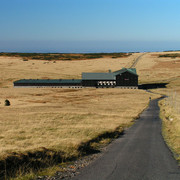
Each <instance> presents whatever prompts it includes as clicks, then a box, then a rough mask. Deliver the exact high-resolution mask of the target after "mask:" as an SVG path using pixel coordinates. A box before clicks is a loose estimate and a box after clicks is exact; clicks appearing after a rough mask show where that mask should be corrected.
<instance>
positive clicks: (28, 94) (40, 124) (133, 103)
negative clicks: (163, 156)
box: [0, 53, 158, 173]
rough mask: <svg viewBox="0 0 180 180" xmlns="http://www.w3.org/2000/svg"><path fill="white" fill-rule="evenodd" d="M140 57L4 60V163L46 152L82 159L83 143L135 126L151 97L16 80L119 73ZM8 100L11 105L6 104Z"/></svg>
mask: <svg viewBox="0 0 180 180" xmlns="http://www.w3.org/2000/svg"><path fill="white" fill-rule="evenodd" d="M139 55H140V53H136V54H133V55H131V56H129V57H126V58H115V59H114V58H100V59H94V60H76V61H56V62H53V61H43V60H28V61H23V59H21V58H18V57H15V58H13V57H0V112H1V113H0V125H1V126H0V132H1V134H0V145H1V146H0V159H1V160H5V159H8V157H10V156H16V157H17V158H20V159H21V157H22V156H24V155H27V156H28V153H29V152H31V153H36V152H39V151H43V150H51V151H53V152H56V153H58V152H63V155H62V156H63V158H66V157H73V156H76V157H77V156H79V155H80V153H81V152H79V151H78V150H79V149H78V147H80V145H82V143H86V142H88V141H90V140H91V139H95V138H97V137H98V136H99V135H102V134H105V133H106V132H109V133H111V132H115V131H117V130H118V131H119V132H121V131H122V130H123V129H124V128H126V127H128V126H129V125H131V124H132V122H133V120H134V119H135V118H137V116H138V115H139V113H140V112H142V110H143V109H144V108H145V107H146V106H147V104H148V99H149V96H150V95H149V93H147V92H145V91H143V90H122V89H90V88H89V89H88V88H87V89H79V90H76V89H56V88H45V89H43V88H42V89H41V88H14V87H13V81H15V80H18V79H40V78H47V79H59V78H81V73H82V72H107V71H108V70H109V69H111V70H112V71H115V70H119V69H121V68H122V67H130V65H131V64H132V63H133V61H134V60H135V58H136V57H138V56H139ZM151 96H152V98H156V97H158V95H151ZM5 99H8V100H9V101H10V103H11V105H10V106H4V101H5ZM51 153H52V152H51ZM53 155H54V154H53ZM53 155H52V156H53ZM31 156H32V155H31ZM38 158H39V156H38ZM40 159H41V158H40ZM41 160H43V159H41ZM38 162H39V161H38ZM3 173H4V172H3Z"/></svg>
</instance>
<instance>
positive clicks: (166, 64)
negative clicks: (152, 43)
mask: <svg viewBox="0 0 180 180" xmlns="http://www.w3.org/2000/svg"><path fill="white" fill-rule="evenodd" d="M176 53H178V52H176ZM179 53H180V52H179ZM160 54H161V55H162V54H166V53H165V52H157V53H148V54H146V55H144V56H143V57H142V58H141V59H140V61H139V62H138V64H137V65H136V68H137V72H138V75H139V80H140V83H151V82H169V81H171V80H174V79H177V78H180V57H177V58H173V59H172V58H168V57H161V58H159V57H158V55H160ZM167 54H173V52H168V53H167Z"/></svg>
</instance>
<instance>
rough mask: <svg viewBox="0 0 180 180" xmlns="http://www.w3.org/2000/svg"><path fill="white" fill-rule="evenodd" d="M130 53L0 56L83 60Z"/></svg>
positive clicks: (114, 56) (49, 59)
mask: <svg viewBox="0 0 180 180" xmlns="http://www.w3.org/2000/svg"><path fill="white" fill-rule="evenodd" d="M130 55H132V53H89V54H62V53H53V54H50V53H0V56H8V57H21V58H23V61H27V60H28V59H36V60H48V61H51V60H84V59H97V58H103V57H112V58H122V57H128V56H130Z"/></svg>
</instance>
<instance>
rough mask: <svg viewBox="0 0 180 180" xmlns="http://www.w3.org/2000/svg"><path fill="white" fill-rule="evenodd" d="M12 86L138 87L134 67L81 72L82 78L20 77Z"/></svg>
mask: <svg viewBox="0 0 180 180" xmlns="http://www.w3.org/2000/svg"><path fill="white" fill-rule="evenodd" d="M14 87H58V88H63V87H68V88H83V87H96V88H110V87H111V88H114V87H120V88H138V75H137V73H136V69H135V68H123V69H121V70H118V71H115V72H111V71H110V72H109V73H86V72H84V73H82V79H22V80H18V81H15V82H14Z"/></svg>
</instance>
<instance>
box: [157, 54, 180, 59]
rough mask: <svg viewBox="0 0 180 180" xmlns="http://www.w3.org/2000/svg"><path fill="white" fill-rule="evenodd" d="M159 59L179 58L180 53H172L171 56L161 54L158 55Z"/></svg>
mask: <svg viewBox="0 0 180 180" xmlns="http://www.w3.org/2000/svg"><path fill="white" fill-rule="evenodd" d="M158 57H159V58H162V57H167V58H177V57H180V53H171V54H160V55H158Z"/></svg>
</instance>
